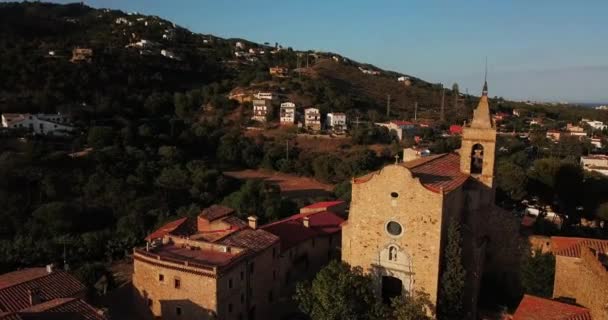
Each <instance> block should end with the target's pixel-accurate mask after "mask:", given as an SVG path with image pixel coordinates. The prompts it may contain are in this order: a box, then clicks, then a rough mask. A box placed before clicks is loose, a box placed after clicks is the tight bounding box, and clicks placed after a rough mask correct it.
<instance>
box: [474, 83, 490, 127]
mask: <svg viewBox="0 0 608 320" xmlns="http://www.w3.org/2000/svg"><path fill="white" fill-rule="evenodd" d="M471 127H472V128H486V129H490V128H494V123H493V122H492V117H491V116H490V104H489V103H488V81H487V80H486V81H485V82H484V84H483V90H482V91H481V97H480V98H479V103H478V104H477V108H475V110H473V121H471Z"/></svg>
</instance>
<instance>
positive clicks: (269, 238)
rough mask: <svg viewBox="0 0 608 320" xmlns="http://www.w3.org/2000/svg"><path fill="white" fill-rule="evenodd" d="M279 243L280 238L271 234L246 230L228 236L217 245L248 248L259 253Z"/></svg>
mask: <svg viewBox="0 0 608 320" xmlns="http://www.w3.org/2000/svg"><path fill="white" fill-rule="evenodd" d="M277 241H279V238H278V237H276V236H275V235H274V234H272V233H270V232H267V231H264V230H260V229H257V230H253V229H251V228H246V229H243V230H240V231H238V232H234V233H232V234H230V235H228V236H227V237H225V238H223V239H221V240H219V241H217V243H221V244H224V245H228V246H235V247H240V248H247V249H250V250H253V251H254V252H259V251H262V250H264V249H266V248H268V247H270V246H271V245H273V244H274V243H276V242H277Z"/></svg>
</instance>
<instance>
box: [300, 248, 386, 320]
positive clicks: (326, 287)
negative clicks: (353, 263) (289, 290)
mask: <svg viewBox="0 0 608 320" xmlns="http://www.w3.org/2000/svg"><path fill="white" fill-rule="evenodd" d="M372 281H373V280H372V278H371V276H369V275H366V274H364V273H363V270H362V269H361V268H358V267H356V268H351V267H350V266H349V265H348V264H346V263H343V262H339V261H335V260H334V261H332V262H330V263H329V265H327V266H326V267H325V268H323V269H321V271H319V273H317V275H316V277H315V279H314V280H313V281H312V283H310V284H309V283H298V285H297V287H296V294H295V296H294V299H295V300H296V302H297V303H298V306H299V308H300V310H301V311H302V312H304V313H306V314H307V315H308V316H310V317H311V319H312V320H342V319H353V320H359V319H361V320H364V319H365V320H367V319H381V317H382V316H383V315H385V312H384V307H383V306H382V305H381V303H380V302H379V301H377V299H376V296H375V293H374V290H373V282H372ZM382 318H383V317H382Z"/></svg>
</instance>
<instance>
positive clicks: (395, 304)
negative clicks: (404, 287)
mask: <svg viewBox="0 0 608 320" xmlns="http://www.w3.org/2000/svg"><path fill="white" fill-rule="evenodd" d="M391 307H392V308H393V311H392V316H393V317H392V318H393V319H394V320H431V319H433V318H432V317H431V316H429V314H428V312H429V311H431V310H434V306H433V304H432V303H431V299H430V295H429V294H428V293H426V292H422V291H415V292H413V293H412V294H410V293H405V294H404V295H402V296H400V297H395V298H393V299H392V300H391Z"/></svg>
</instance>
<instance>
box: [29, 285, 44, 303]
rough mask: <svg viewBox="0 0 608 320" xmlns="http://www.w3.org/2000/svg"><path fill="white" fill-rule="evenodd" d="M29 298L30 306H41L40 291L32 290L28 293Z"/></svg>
mask: <svg viewBox="0 0 608 320" xmlns="http://www.w3.org/2000/svg"><path fill="white" fill-rule="evenodd" d="M27 293H28V295H29V297H30V306H35V305H37V304H39V303H40V302H42V301H41V299H40V293H39V292H38V289H30V290H28V291H27Z"/></svg>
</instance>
